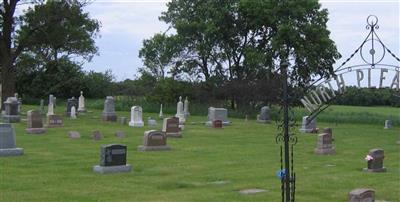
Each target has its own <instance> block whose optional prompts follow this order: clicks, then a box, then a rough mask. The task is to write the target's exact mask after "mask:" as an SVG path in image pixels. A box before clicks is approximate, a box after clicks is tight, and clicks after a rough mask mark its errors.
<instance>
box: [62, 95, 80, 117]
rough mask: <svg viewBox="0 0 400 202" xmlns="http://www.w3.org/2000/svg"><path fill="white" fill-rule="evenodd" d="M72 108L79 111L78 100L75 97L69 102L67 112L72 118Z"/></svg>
mask: <svg viewBox="0 0 400 202" xmlns="http://www.w3.org/2000/svg"><path fill="white" fill-rule="evenodd" d="M72 107H75V110H76V109H78V100H77V99H76V98H75V97H72V98H70V99H68V100H67V111H66V112H65V115H66V116H68V117H71V109H72ZM75 112H76V111H75Z"/></svg>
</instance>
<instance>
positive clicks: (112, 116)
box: [101, 113, 117, 122]
mask: <svg viewBox="0 0 400 202" xmlns="http://www.w3.org/2000/svg"><path fill="white" fill-rule="evenodd" d="M101 119H102V120H103V121H112V122H116V121H117V115H116V114H115V113H114V114H105V113H103V115H102V116H101Z"/></svg>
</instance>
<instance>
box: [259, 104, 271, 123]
mask: <svg viewBox="0 0 400 202" xmlns="http://www.w3.org/2000/svg"><path fill="white" fill-rule="evenodd" d="M257 122H259V123H271V118H270V109H269V107H268V106H264V107H261V112H260V114H259V116H257Z"/></svg>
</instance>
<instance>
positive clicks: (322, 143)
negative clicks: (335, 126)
mask: <svg viewBox="0 0 400 202" xmlns="http://www.w3.org/2000/svg"><path fill="white" fill-rule="evenodd" d="M332 142H333V141H332V134H331V133H322V134H319V135H318V140H317V147H316V148H315V149H314V152H315V153H316V154H334V153H335V152H336V150H335V147H333V144H332Z"/></svg>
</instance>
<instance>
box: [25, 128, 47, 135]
mask: <svg viewBox="0 0 400 202" xmlns="http://www.w3.org/2000/svg"><path fill="white" fill-rule="evenodd" d="M25 131H26V132H27V133H29V134H43V133H45V132H46V129H45V128H27V129H25Z"/></svg>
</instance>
